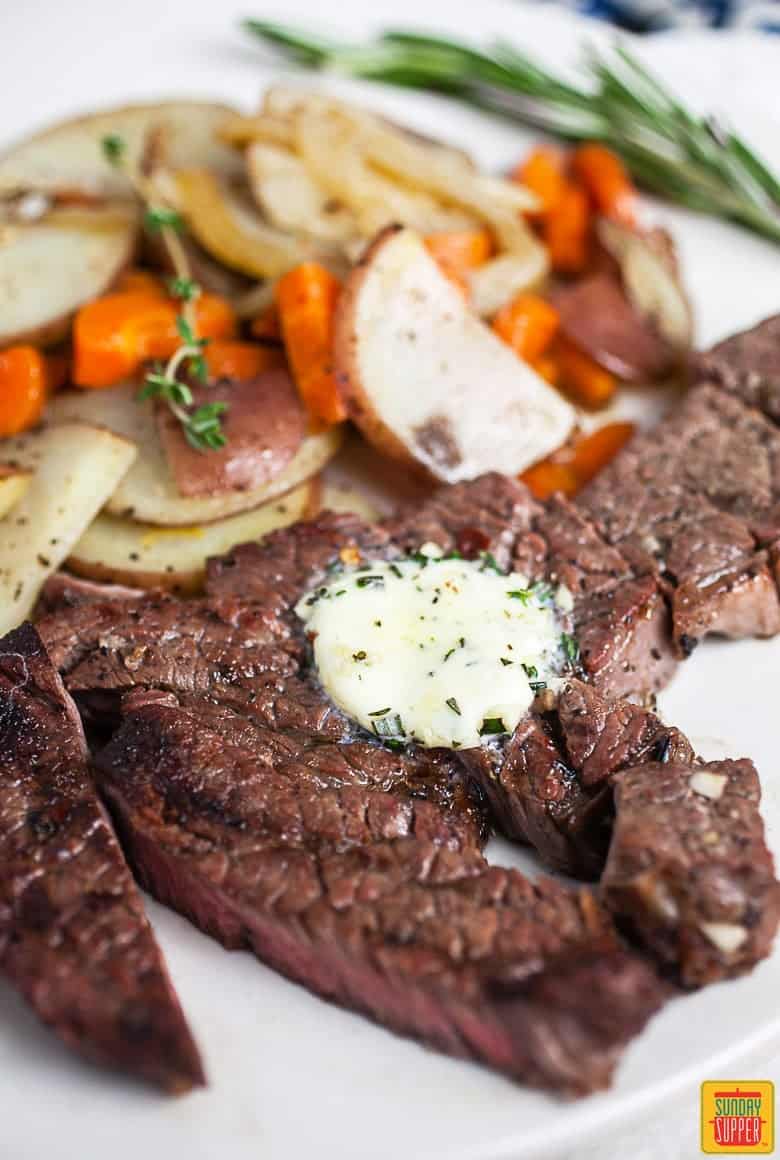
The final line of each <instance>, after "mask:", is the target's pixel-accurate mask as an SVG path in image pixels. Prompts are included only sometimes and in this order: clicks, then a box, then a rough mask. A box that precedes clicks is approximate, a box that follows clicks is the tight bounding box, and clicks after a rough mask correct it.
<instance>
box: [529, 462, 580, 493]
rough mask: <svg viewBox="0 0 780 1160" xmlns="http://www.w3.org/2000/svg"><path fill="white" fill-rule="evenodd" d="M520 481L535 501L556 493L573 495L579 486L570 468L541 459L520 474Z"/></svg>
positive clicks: (563, 464)
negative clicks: (533, 496) (527, 488)
mask: <svg viewBox="0 0 780 1160" xmlns="http://www.w3.org/2000/svg"><path fill="white" fill-rule="evenodd" d="M520 479H521V480H522V481H523V483H524V484H526V486H527V487H529V488H530V489H531V492H532V493H533V495H535V496H536V498H537V499H549V497H550V496H551V495H552V494H553V493H554V492H556V491H562V492H563V494H564V495H574V494H575V492H576V491H577V489H578V487H579V486H580V483H579V480H578V479H577V476H576V475H575V473H574V472H573V471H572V469H571V467H569V466H568V465H567V464H565V463H556V462H555V460H553V459H542V460H541V461H540V462H539V463H535V464H534V465H533V467H529V468H528V470H527V471H524V472H523V473H522V475H521V476H520Z"/></svg>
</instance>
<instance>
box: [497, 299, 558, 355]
mask: <svg viewBox="0 0 780 1160" xmlns="http://www.w3.org/2000/svg"><path fill="white" fill-rule="evenodd" d="M557 329H558V311H557V310H556V309H555V308H554V307H553V306H551V305H550V303H549V302H545V300H544V298H540V297H539V295H538V294H518V295H517V297H516V298H513V299H512V301H511V302H507V304H506V306H502V307H501V309H500V310H499V312H498V314H497V315H496V316H495V318H494V319H493V330H494V331H495V332H496V334H497V335H498V337H499V338H502V339H503V340H504V342H506V343H508V344H509V346H511V347H512V349H513V350H514V351H515V353H516V354H518V355H519V356H520V358H521V359H524V360H525V361H526V362H531V363H532V362H535V361H536V360H537V359H538V358H541V356H542V355H543V354H544V353H545V351H546V350H547V348H548V347H549V345H550V343H551V342H552V340H553V338H554V337H555V332H556V331H557Z"/></svg>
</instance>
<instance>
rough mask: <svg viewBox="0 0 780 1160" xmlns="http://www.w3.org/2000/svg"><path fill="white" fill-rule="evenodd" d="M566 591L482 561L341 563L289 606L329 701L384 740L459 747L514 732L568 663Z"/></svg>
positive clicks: (430, 551)
mask: <svg viewBox="0 0 780 1160" xmlns="http://www.w3.org/2000/svg"><path fill="white" fill-rule="evenodd" d="M567 596H568V593H567V592H566V591H565V590H560V589H559V590H558V592H557V593H555V592H553V590H552V589H551V588H550V587H549V585H546V584H539V585H529V584H528V582H527V579H526V578H525V577H524V576H522V575H520V574H519V573H517V572H514V573H510V574H509V575H506V574H504V573H501V572H499V571H497V570H496V569H495V568H494V567H492V566H491V565H490V563H489V561H487V562H486V561H479V560H477V561H472V560H462V559H452V558H450V557H442V556H441V553H440V552H439V550H438V549H437V548H436V547H435V545H426V546H425V548H424V549H423V553H421V554H419V555H418V556H416V557H415V558H412V559H402V560H396V561H392V562H384V561H383V562H377V563H374V564H370V565H367V564H364V565H362V566H361V567H359V568H355V567H352V568H350V567H345V568H344V569H343V570H341V571H339V572H338V573H337V574H336V575H335V576H334V577H332V578H331V579H330V580H329V581H328V582H327V583H326V584H323V585H321V586H320V587H318V588H316V589H314V590H312V591H310V592H308V593H307V594H306V595H305V596H304V597H303V598H302V599H301V600H300V602H299V603H298V605H297V608H296V612H297V613H298V615H299V616H300V617H301V619H302V620H303V621H304V622H305V624H306V627H307V631H308V634H309V637H310V639H311V640H312V643H313V650H314V660H315V663H316V666H317V670H318V674H319V678H320V681H321V683H322V685H323V687H324V689H325V690H326V692H327V693H328V694H329V695H330V697H331V698H332V700H333V701H334V702H335V704H336V705H338V706H339V708H341V709H342V710H343V711H344V712H345V713H347V714H348V715H349V716H350V717H352V718H354V719H355V720H356V721H359V722H360V724H361V725H363V726H365V728H366V729H369V730H371V731H372V732H374V733H375V734H377V736H379V737H380V738H382V739H383V740H390V741H394V742H405V741H416V742H417V743H418V744H421V745H425V746H446V747H448V748H467V747H472V746H477V745H480V744H484V743H485V742H486V741H488V740H490V738H491V737H494V736H496V735H497V734H501V733H507V732H511V731H512V730H513V729H514V728H515V726H516V725H517V724H518V722H519V721H520V720H521V718H522V717H523V716H524V715H525V713H526V712H527V711H528V709H529V707H530V705H531V703H532V701H533V699H534V697H535V695H536V693H537V692H538V691H539V690H540V689H541V688H544V687H549V686H552V687H555V685H556V682H557V681H558V679H559V678H558V674H559V673H560V672H561V669H562V668H563V665H564V663H565V658H564V656H563V654H562V636H561V623H560V608H561V606H565V605H566V603H567V599H566V598H567Z"/></svg>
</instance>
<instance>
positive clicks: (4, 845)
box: [0, 625, 205, 1093]
mask: <svg viewBox="0 0 780 1160" xmlns="http://www.w3.org/2000/svg"><path fill="white" fill-rule="evenodd" d="M0 736H1V737H2V745H0V779H1V780H2V796H1V797H0V969H2V971H3V972H4V973H5V974H6V975H7V976H8V978H9V979H10V980H11V981H12V982H13V983H14V984H15V985H16V986H17V987H18V988H19V990H20V991H21V992H22V994H23V995H24V996H25V998H26V999H27V1001H28V1002H29V1003H30V1005H31V1006H32V1007H33V1008H34V1010H35V1011H36V1013H37V1014H38V1015H39V1016H40V1018H41V1019H42V1020H43V1021H44V1023H47V1024H49V1025H50V1026H51V1027H52V1028H53V1029H54V1030H55V1031H56V1032H57V1034H58V1035H59V1036H60V1038H61V1039H62V1040H64V1042H65V1043H66V1044H67V1045H68V1046H69V1047H71V1048H73V1049H75V1050H76V1051H78V1052H80V1053H81V1054H82V1055H85V1056H87V1057H88V1058H90V1059H92V1060H93V1061H95V1062H98V1063H101V1064H106V1065H110V1066H112V1067H118V1068H121V1069H123V1070H125V1071H128V1072H130V1073H131V1074H132V1075H136V1076H139V1077H141V1078H142V1079H144V1080H147V1081H149V1082H151V1083H153V1084H156V1085H158V1086H159V1087H161V1088H163V1089H164V1090H166V1091H169V1092H171V1093H179V1092H185V1091H187V1090H189V1089H190V1088H191V1087H193V1086H195V1085H200V1084H203V1083H204V1082H205V1080H204V1076H203V1069H202V1066H201V1062H200V1058H199V1056H198V1051H197V1048H196V1046H195V1043H194V1041H193V1039H192V1036H191V1034H190V1031H189V1029H188V1027H187V1024H186V1022H185V1019H184V1016H183V1014H182V1011H181V1008H180V1007H179V1003H178V1000H177V998H176V995H175V993H174V991H173V988H172V986H171V983H170V980H169V978H168V973H167V971H166V969H165V964H164V963H163V959H162V955H161V954H160V950H159V948H158V946H157V944H156V942H155V939H154V935H153V934H152V930H151V927H150V926H149V924H148V922H147V920H146V918H145V916H144V913H143V907H142V904H141V899H140V896H139V894H138V891H137V890H136V887H135V884H134V882H133V880H132V878H131V876H130V872H129V871H128V869H127V866H126V865H125V862H124V859H123V857H122V853H121V851H120V849H119V846H118V844H117V841H116V838H115V837H114V834H113V831H112V830H111V827H110V825H109V822H108V819H107V817H106V816H105V814H104V812H103V809H102V807H101V806H100V804H99V802H98V798H97V796H96V793H95V790H94V787H93V785H92V782H91V780H90V778H89V776H88V773H87V767H86V746H85V743H84V736H83V733H82V730H81V724H80V722H79V719H78V715H77V713H76V710H75V706H74V705H73V702H72V701H71V699H70V697H69V696H68V695H67V693H66V692H65V690H64V688H63V686H62V682H61V680H60V678H59V676H58V675H57V673H56V671H55V670H54V668H53V667H52V665H51V663H50V661H49V658H48V656H47V655H46V651H45V649H44V647H43V644H42V643H41V641H40V638H39V637H38V635H37V633H36V632H35V630H34V629H33V628H32V626H30V625H24V626H22V627H21V628H19V629H17V630H16V631H14V632H12V633H10V634H9V635H8V636H6V637H4V638H3V640H2V642H0Z"/></svg>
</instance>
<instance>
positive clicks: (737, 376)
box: [692, 314, 780, 423]
mask: <svg viewBox="0 0 780 1160" xmlns="http://www.w3.org/2000/svg"><path fill="white" fill-rule="evenodd" d="M692 377H693V380H694V381H699V380H706V381H708V382H712V383H717V385H718V386H719V387H722V388H723V390H724V391H729V392H731V393H732V394H734V395H738V396H739V398H740V399H742V400H743V401H744V402H745V403H747V404H749V406H751V407H756V408H757V409H758V410H759V411H763V412H764V414H765V415H766V416H767V417H768V418H770V419H771V420H772V421H773V422H775V423H780V314H775V315H773V316H772V317H771V318H765V319H764V321H763V322H760V323H759V324H758V325H757V326H754V327H752V329H750V330H743V331H742V332H741V333H740V334H734V335H732V336H731V338H727V339H725V340H724V341H723V342H719V343H717V345H716V346H713V347H711V348H710V350H707V351H704V352H703V353H701V354H697V355H695V356H694V359H693V365H692Z"/></svg>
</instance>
